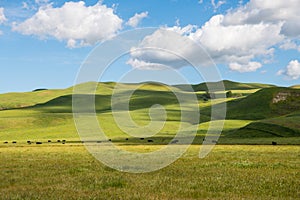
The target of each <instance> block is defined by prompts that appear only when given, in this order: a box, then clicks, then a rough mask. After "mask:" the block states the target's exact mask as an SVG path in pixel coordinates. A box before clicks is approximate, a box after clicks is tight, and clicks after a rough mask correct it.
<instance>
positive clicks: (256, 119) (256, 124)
mask: <svg viewBox="0 0 300 200" xmlns="http://www.w3.org/2000/svg"><path fill="white" fill-rule="evenodd" d="M225 83H227V87H228V88H231V89H233V88H237V89H238V90H232V92H233V93H243V94H245V95H246V96H245V97H238V98H237V97H232V98H227V99H212V100H206V101H205V100H203V98H202V95H203V94H204V93H203V92H202V91H200V92H196V95H197V97H198V99H199V105H198V106H199V107H200V115H201V122H206V123H202V124H200V126H199V131H198V136H197V137H198V138H197V139H196V143H199V142H201V141H202V139H203V137H204V136H205V134H206V130H207V128H208V127H209V123H208V121H210V111H211V105H213V104H217V105H218V104H219V103H222V102H227V120H226V121H225V128H224V130H223V135H222V137H223V138H226V137H229V138H232V136H233V135H232V133H234V134H235V136H236V138H242V137H243V138H253V137H257V138H259V137H298V132H297V131H298V130H300V127H299V126H297V122H298V121H299V120H300V119H299V116H298V113H297V112H295V111H297V110H300V98H299V97H300V90H299V89H292V88H278V87H270V88H263V89H249V88H251V87H252V88H253V87H269V85H260V84H252V85H251V84H250V86H249V84H244V83H240V84H239V83H234V82H229V81H225ZM95 84H97V85H98V87H97V89H96V95H95V105H96V111H97V117H98V119H99V123H100V124H101V126H102V128H103V130H104V131H105V132H106V133H108V135H109V137H111V138H114V139H118V140H119V141H124V138H127V137H129V136H128V135H127V134H125V133H124V132H123V131H122V130H120V128H119V127H118V126H117V124H116V123H115V121H114V118H113V116H112V113H111V96H112V93H113V89H114V86H115V85H116V83H111V82H108V83H84V84H80V85H79V86H78V87H79V88H82V89H91V88H93V87H94V85H95ZM230 84H231V85H230ZM229 86H230V87H229ZM136 88H138V89H137V90H136V91H135V92H134V93H133V95H132V96H131V99H130V103H129V107H130V115H131V117H132V119H133V120H134V121H135V123H137V124H139V125H147V124H148V123H149V122H150V117H149V108H150V107H151V106H152V105H154V104H160V105H163V106H164V108H165V109H166V111H167V122H166V123H165V126H164V127H163V128H162V129H161V130H160V132H159V133H158V134H157V135H155V136H153V138H156V139H157V138H159V139H158V140H155V142H157V141H158V142H159V141H164V143H166V142H167V141H168V140H169V139H171V138H172V137H173V136H174V134H175V133H176V131H177V130H178V128H179V126H180V122H181V109H180V106H179V104H178V100H177V98H176V96H175V95H174V94H173V93H172V92H171V89H174V88H172V86H165V85H160V84H156V83H143V84H120V91H118V92H120V93H123V92H126V91H128V89H136ZM242 88H247V89H242ZM72 91H73V88H72V87H71V88H67V89H63V90H41V91H35V92H28V93H10V94H2V95H0V106H2V107H6V108H7V109H6V110H2V111H0V141H6V140H22V141H26V140H39V139H42V140H47V139H52V140H56V139H68V140H79V138H78V135H77V132H76V128H75V125H74V121H73V115H72ZM182 92H183V93H186V92H184V91H182ZM86 95H91V94H82V95H81V96H80V98H84V97H85V96H86ZM280 95H281V96H280ZM284 95H286V96H284ZM80 98H79V101H80ZM284 98H285V99H284ZM274 99H275V101H276V102H275V101H274ZM5 100H6V101H5ZM124 103H126V102H124V99H120V101H119V102H118V104H124ZM23 107H25V108H23ZM9 108H14V109H11V110H9ZM185 111H186V112H190V111H189V110H185ZM118 112H126V111H124V110H122V109H121V110H118ZM192 121H195V120H194V119H192V118H190V119H187V121H185V122H184V123H191V122H192ZM190 125H192V126H194V125H195V124H193V123H192V124H190ZM145 131H147V130H145ZM282 133H284V134H282ZM165 139H166V140H165Z"/></svg>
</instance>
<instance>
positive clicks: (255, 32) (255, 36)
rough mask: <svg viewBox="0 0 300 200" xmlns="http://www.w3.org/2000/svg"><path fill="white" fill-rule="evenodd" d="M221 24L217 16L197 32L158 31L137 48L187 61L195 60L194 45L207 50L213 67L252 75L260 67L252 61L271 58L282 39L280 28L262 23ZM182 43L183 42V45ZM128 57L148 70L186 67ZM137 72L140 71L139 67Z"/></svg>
mask: <svg viewBox="0 0 300 200" xmlns="http://www.w3.org/2000/svg"><path fill="white" fill-rule="evenodd" d="M223 20H224V16H223V15H216V16H214V17H212V18H211V19H210V20H209V21H208V22H206V23H205V24H204V25H203V26H202V27H200V28H199V27H197V26H194V25H187V26H185V27H179V26H174V27H169V28H161V29H160V32H159V31H157V32H155V33H154V34H152V35H150V36H148V37H146V39H145V40H144V41H142V42H141V44H140V46H139V48H147V47H156V48H158V49H166V50H169V51H176V52H179V53H180V55H181V56H183V57H185V58H189V59H190V58H193V56H194V55H193V53H194V50H193V48H194V47H195V46H193V45H192V44H191V43H192V41H195V42H197V43H199V44H201V45H202V46H203V47H204V48H205V49H206V50H207V52H208V53H209V55H210V56H211V58H212V59H213V61H214V62H215V63H222V64H230V65H229V68H230V69H231V70H235V71H239V72H251V71H255V70H257V69H259V68H260V67H261V64H260V63H258V62H253V61H252V60H253V59H255V57H257V56H261V57H263V56H265V57H268V56H272V54H273V51H274V49H273V48H272V46H273V45H275V44H277V43H278V42H280V41H282V39H283V37H282V36H281V35H280V27H281V25H280V24H262V23H261V24H245V25H231V26H225V25H224V24H223ZM163 29H166V30H169V31H170V30H171V31H174V32H175V33H177V34H179V35H180V36H181V37H182V38H183V39H182V38H177V36H176V37H174V35H172V36H170V32H162V30H163ZM162 33H164V34H162ZM181 41H184V42H183V43H182V42H181ZM196 48H197V47H196ZM131 55H132V57H133V58H134V59H136V60H140V61H145V62H146V63H148V65H147V66H149V63H152V62H155V63H164V64H166V63H168V64H170V65H173V67H175V68H179V67H182V66H185V65H186V64H187V63H186V62H183V61H182V60H180V59H179V60H178V58H176V59H175V58H172V56H170V57H167V56H161V57H158V56H153V55H154V54H153V53H152V54H150V53H149V52H145V53H144V54H143V53H139V54H136V53H132V54H131ZM146 55H147V56H146ZM150 55H152V56H153V57H151V56H150ZM159 58H160V59H159ZM198 62H201V64H205V63H207V58H205V57H203V60H201V59H198ZM140 63H143V62H140ZM139 68H140V69H142V66H140V67H139ZM147 69H149V67H147ZM155 69H157V68H155Z"/></svg>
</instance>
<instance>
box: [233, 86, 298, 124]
mask: <svg viewBox="0 0 300 200" xmlns="http://www.w3.org/2000/svg"><path fill="white" fill-rule="evenodd" d="M299 109H300V90H299V89H291V88H281V87H272V88H264V89H261V90H259V91H257V92H255V93H253V94H250V95H249V96H247V97H244V98H239V99H236V100H232V101H229V102H228V104H227V118H228V119H250V120H257V119H266V118H270V117H276V116H281V115H285V114H289V113H292V112H294V111H295V110H299Z"/></svg>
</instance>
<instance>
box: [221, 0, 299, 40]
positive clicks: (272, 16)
mask: <svg viewBox="0 0 300 200" xmlns="http://www.w3.org/2000/svg"><path fill="white" fill-rule="evenodd" d="M299 8H300V1H298V0H285V1H272V0H267V1H266V0H251V1H250V2H249V3H247V4H246V5H245V6H242V7H239V8H238V9H236V10H232V11H230V12H229V13H227V14H226V16H225V19H224V24H225V25H226V24H229V25H233V24H235V25H237V24H258V23H261V22H263V23H276V24H277V23H279V22H281V23H283V26H282V29H281V33H282V34H284V35H285V36H287V37H296V36H299V35H300V13H299Z"/></svg>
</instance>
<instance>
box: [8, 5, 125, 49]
mask: <svg viewBox="0 0 300 200" xmlns="http://www.w3.org/2000/svg"><path fill="white" fill-rule="evenodd" d="M47 2H48V1H46V0H36V3H40V4H41V3H47ZM121 28H122V19H120V18H119V17H118V16H117V15H116V14H114V10H113V9H112V8H108V7H107V6H105V5H102V4H101V3H100V2H99V3H97V4H95V5H93V6H86V5H85V3H84V2H83V1H79V2H66V3H65V4H64V5H63V6H62V7H58V8H56V7H53V6H52V4H47V5H45V6H41V7H40V8H39V10H38V11H37V13H35V14H34V15H33V16H32V17H31V18H29V19H27V20H25V21H24V22H22V23H19V24H17V23H14V24H13V30H14V31H17V32H20V33H22V34H24V35H36V36H38V37H40V38H43V39H45V38H49V37H54V38H56V39H58V40H64V41H67V45H68V47H71V48H74V47H78V46H85V45H92V44H95V43H96V42H97V41H103V40H106V39H108V38H110V37H112V36H113V35H115V34H116V33H117V31H118V30H120V29H121Z"/></svg>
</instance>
